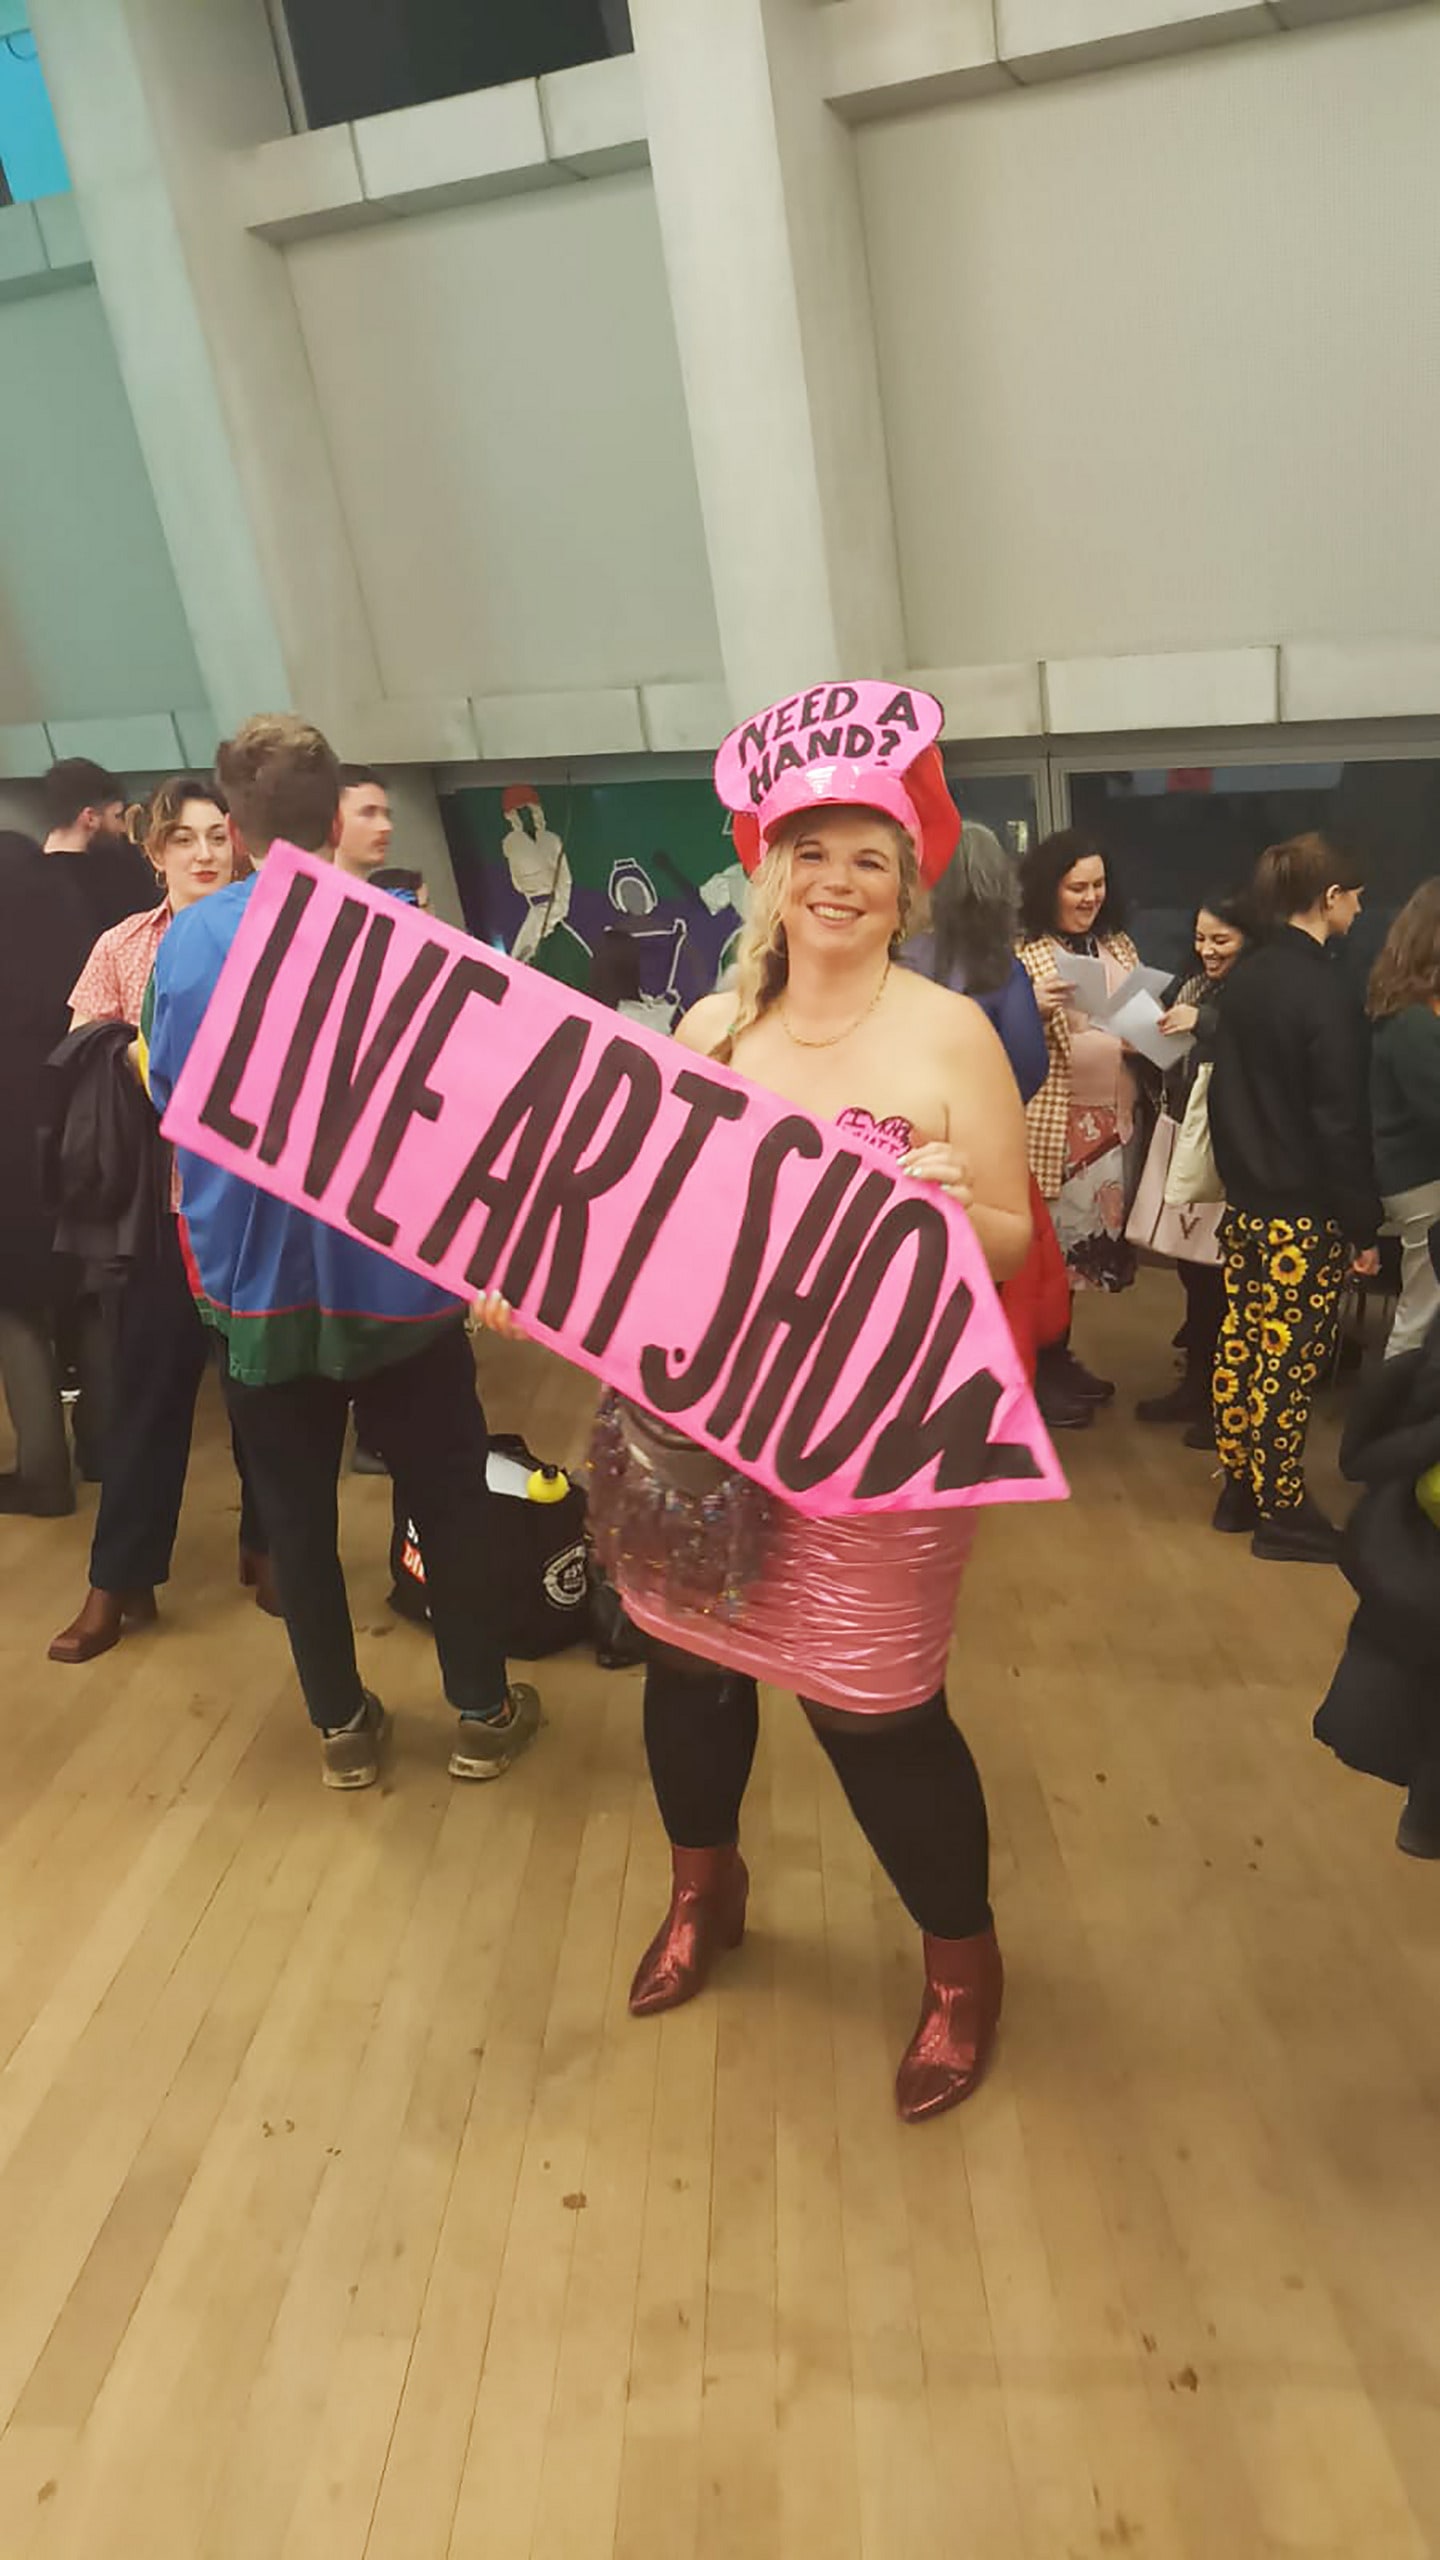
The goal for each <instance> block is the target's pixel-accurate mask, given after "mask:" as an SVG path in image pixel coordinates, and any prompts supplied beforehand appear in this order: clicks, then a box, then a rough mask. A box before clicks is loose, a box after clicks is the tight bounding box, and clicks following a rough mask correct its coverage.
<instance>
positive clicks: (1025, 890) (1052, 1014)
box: [1020, 827, 1144, 1429]
mask: <svg viewBox="0 0 1440 2560" xmlns="http://www.w3.org/2000/svg"><path fill="white" fill-rule="evenodd" d="M1124 920H1125V919H1124V912H1123V906H1122V902H1121V899H1120V896H1119V893H1118V891H1117V890H1116V887H1115V884H1114V882H1113V880H1112V879H1111V876H1110V869H1109V864H1108V862H1107V859H1106V856H1105V854H1104V853H1103V851H1102V850H1101V848H1100V846H1099V845H1098V844H1097V843H1096V842H1095V840H1094V838H1093V837H1091V836H1087V835H1083V834H1081V833H1080V831H1079V830H1078V829H1077V828H1073V827H1067V828H1066V829H1064V831H1063V832H1062V833H1061V834H1059V835H1051V836H1046V837H1045V838H1044V840H1043V841H1042V842H1041V843H1040V844H1037V845H1035V846H1034V847H1033V848H1032V850H1031V851H1030V852H1029V853H1028V854H1027V855H1026V856H1025V859H1024V862H1023V863H1022V865H1021V869H1020V923H1021V932H1022V936H1023V939H1022V941H1021V944H1020V958H1021V960H1022V961H1023V963H1024V965H1025V968H1026V969H1027V970H1028V972H1029V974H1030V978H1031V981H1032V983H1033V985H1034V988H1035V1001H1036V1003H1037V1004H1038V1005H1039V1007H1040V1012H1041V1016H1042V1018H1043V1020H1044V1023H1045V1033H1046V1039H1047V1041H1048V1043H1049V1073H1048V1075H1047V1076H1046V1079H1045V1082H1044V1084H1043V1085H1042V1086H1041V1088H1040V1090H1039V1092H1038V1093H1037V1094H1036V1096H1035V1098H1034V1100H1033V1101H1032V1102H1031V1104H1030V1106H1029V1109H1028V1112H1027V1114H1026V1118H1027V1122H1028V1127H1029V1142H1030V1168H1031V1171H1032V1172H1033V1174H1034V1176H1035V1179H1036V1181H1037V1182H1038V1184H1039V1186H1040V1189H1041V1192H1042V1194H1043V1195H1044V1198H1045V1200H1046V1203H1047V1205H1048V1207H1049V1210H1050V1215H1051V1217H1052V1219H1053V1220H1054V1224H1055V1233H1056V1236H1057V1237H1058V1239H1059V1243H1060V1250H1061V1252H1062V1253H1063V1255H1064V1257H1065V1261H1066V1264H1067V1266H1068V1269H1069V1275H1070V1285H1071V1289H1072V1291H1073V1290H1075V1289H1076V1288H1081V1289H1104V1290H1115V1289H1128V1288H1129V1286H1130V1283H1131V1282H1132V1280H1133V1279H1134V1277H1135V1270H1136V1253H1135V1248H1134V1246H1133V1245H1131V1244H1127V1242H1126V1240H1125V1221H1126V1219H1127V1218H1128V1216H1129V1214H1130V1208H1131V1204H1132V1202H1133V1200H1134V1197H1135V1190H1136V1185H1137V1183H1138V1182H1139V1178H1140V1172H1141V1167H1142V1164H1143V1161H1144V1146H1143V1138H1144V1127H1143V1118H1142V1115H1141V1112H1140V1108H1139V1104H1140V1088H1139V1084H1138V1081H1137V1078H1136V1075H1135V1072H1134V1069H1133V1067H1132V1065H1131V1062H1130V1058H1129V1055H1128V1053H1127V1051H1126V1049H1125V1047H1124V1044H1123V1042H1121V1041H1119V1040H1117V1039H1116V1037H1115V1035H1114V1033H1113V1032H1111V1031H1106V1030H1104V1029H1103V1028H1102V1027H1101V1026H1099V1025H1098V1024H1096V1023H1093V1022H1091V1021H1090V1020H1089V1019H1088V1017H1087V1016H1086V1015H1084V1014H1083V1013H1080V1012H1079V1011H1077V1010H1076V1009H1075V1008H1074V1007H1073V1006H1072V1004H1071V1001H1070V999H1071V997H1072V995H1073V993H1074V983H1073V981H1072V980H1071V979H1069V978H1067V976H1066V974H1065V971H1066V963H1067V962H1068V961H1069V960H1071V959H1073V958H1084V959H1089V960H1098V961H1100V962H1101V963H1102V965H1103V967H1104V970H1105V977H1106V982H1107V984H1108V985H1109V986H1110V987H1111V988H1112V989H1114V988H1116V987H1118V986H1120V985H1121V984H1122V982H1123V981H1124V980H1125V979H1126V978H1127V977H1128V976H1129V974H1130V972H1131V970H1132V969H1134V968H1136V967H1137V966H1138V963H1139V956H1140V955H1139V953H1138V952H1137V951H1136V948H1135V945H1134V943H1133V942H1132V941H1131V940H1130V937H1129V935H1128V934H1127V933H1125V932H1124V931H1123V930H1122V928H1123V925H1124ZM1035 1383H1036V1390H1037V1393H1038V1396H1039V1400H1040V1410H1041V1412H1042V1413H1043V1414H1044V1416H1045V1419H1046V1421H1047V1422H1050V1423H1052V1424H1053V1425H1055V1427H1057V1428H1067V1427H1068V1428H1072V1429H1073V1428H1077V1427H1083V1425H1084V1424H1085V1423H1086V1422H1087V1421H1089V1420H1091V1419H1092V1418H1093V1414H1094V1410H1095V1408H1096V1407H1097V1406H1098V1405H1102V1404H1108V1403H1109V1401H1110V1399H1111V1397H1112V1396H1113V1395H1114V1393H1115V1389H1114V1385H1113V1383H1112V1382H1111V1381H1110V1380H1109V1379H1108V1378H1097V1377H1096V1376H1095V1373H1094V1371H1093V1370H1091V1369H1087V1368H1086V1367H1085V1366H1084V1364H1083V1363H1082V1362H1081V1361H1079V1360H1077V1359H1076V1357H1075V1355H1074V1353H1073V1352H1072V1350H1071V1349H1070V1344H1069V1337H1068V1334H1067V1336H1066V1338H1065V1340H1064V1341H1062V1342H1059V1343H1055V1344H1052V1345H1050V1346H1049V1347H1048V1348H1047V1349H1046V1350H1045V1351H1043V1352H1042V1353H1041V1356H1040V1362H1039V1366H1038V1368H1037V1370H1036V1380H1035Z"/></svg>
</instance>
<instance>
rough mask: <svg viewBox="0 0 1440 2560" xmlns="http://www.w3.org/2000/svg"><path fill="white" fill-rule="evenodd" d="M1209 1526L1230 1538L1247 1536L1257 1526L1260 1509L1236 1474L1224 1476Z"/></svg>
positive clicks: (1251, 1533)
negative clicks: (1213, 1515)
mask: <svg viewBox="0 0 1440 2560" xmlns="http://www.w3.org/2000/svg"><path fill="white" fill-rule="evenodd" d="M1210 1526H1211V1528H1212V1529H1218V1530H1220V1532H1221V1533H1222V1535H1223V1536H1225V1537H1230V1538H1239V1537H1247V1538H1248V1537H1250V1536H1252V1535H1253V1533H1254V1532H1255V1530H1257V1529H1258V1528H1259V1526H1260V1510H1259V1506H1258V1504H1257V1502H1256V1500H1255V1496H1254V1493H1253V1492H1252V1491H1251V1488H1250V1486H1249V1485H1248V1484H1242V1483H1241V1481H1240V1479H1239V1477H1238V1476H1227V1477H1226V1479H1225V1482H1224V1484H1223V1485H1222V1486H1221V1488H1220V1499H1219V1501H1218V1502H1217V1503H1216V1505H1215V1517H1214V1519H1213V1520H1212V1521H1211V1523H1210Z"/></svg>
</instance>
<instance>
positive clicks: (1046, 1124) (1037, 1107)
mask: <svg viewBox="0 0 1440 2560" xmlns="http://www.w3.org/2000/svg"><path fill="white" fill-rule="evenodd" d="M1100 948H1101V950H1102V951H1103V952H1105V953H1106V954H1107V955H1108V957H1109V958H1110V959H1112V960H1116V961H1118V962H1119V964H1120V966H1121V967H1122V968H1124V969H1138V967H1139V966H1140V954H1139V952H1138V951H1137V950H1136V948H1135V945H1134V943H1133V942H1132V941H1131V939H1130V936H1129V935H1128V933H1107V934H1104V935H1102V936H1101V941H1100ZM1020 957H1021V960H1022V961H1023V962H1024V964H1025V967H1026V968H1027V969H1028V970H1029V972H1030V978H1031V982H1032V984H1033V985H1035V986H1037V987H1039V986H1043V985H1044V984H1045V983H1046V981H1047V980H1048V979H1054V978H1062V977H1063V976H1064V974H1065V972H1064V968H1063V966H1062V963H1063V960H1064V953H1063V951H1062V949H1061V946H1060V945H1059V943H1057V942H1056V941H1055V939H1054V937H1053V936H1052V935H1050V934H1048V933H1041V934H1037V935H1036V936H1035V939H1034V940H1033V941H1032V942H1022V943H1021V945H1020ZM1045 1029H1046V1038H1047V1039H1048V1041H1049V1044H1050V1073H1049V1074H1048V1076H1047V1077H1046V1079H1045V1082H1044V1083H1043V1084H1042V1086H1041V1087H1040V1090H1039V1092H1038V1093H1037V1094H1036V1096H1035V1099H1034V1101H1033V1102H1031V1103H1029V1104H1028V1105H1027V1107H1026V1112H1025V1125H1026V1128H1027V1131H1028V1133H1029V1140H1030V1170H1031V1172H1032V1173H1033V1174H1034V1176H1035V1179H1036V1181H1037V1182H1038V1183H1039V1185H1040V1188H1041V1191H1042V1192H1043V1193H1044V1195H1045V1198H1046V1199H1047V1200H1057V1199H1058V1198H1059V1196H1060V1191H1061V1187H1062V1185H1063V1183H1064V1180H1065V1140H1066V1134H1067V1131H1068V1129H1069V1125H1070V1023H1069V1018H1068V1016H1067V1015H1066V1014H1065V1013H1063V1012H1061V1013H1052V1014H1051V1016H1050V1020H1049V1022H1048V1023H1047V1024H1046V1027H1045Z"/></svg>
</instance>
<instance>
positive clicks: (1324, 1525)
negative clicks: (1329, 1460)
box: [1250, 1493, 1340, 1564]
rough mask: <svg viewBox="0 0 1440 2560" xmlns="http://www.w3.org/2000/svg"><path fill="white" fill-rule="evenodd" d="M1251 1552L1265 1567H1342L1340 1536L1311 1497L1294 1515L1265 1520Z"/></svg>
mask: <svg viewBox="0 0 1440 2560" xmlns="http://www.w3.org/2000/svg"><path fill="white" fill-rule="evenodd" d="M1250 1552H1251V1554H1252V1555H1254V1556H1259V1558H1260V1559H1261V1561H1262V1563H1264V1564H1338V1563H1339V1561H1340V1532H1339V1530H1338V1529H1337V1528H1336V1526H1335V1523H1334V1521H1333V1520H1327V1519H1326V1517H1325V1514H1324V1512H1323V1511H1322V1510H1321V1508H1320V1505H1319V1503H1318V1502H1314V1501H1312V1500H1311V1497H1310V1495H1309V1494H1308V1493H1307V1494H1306V1495H1305V1496H1304V1498H1303V1500H1301V1501H1300V1502H1298V1503H1297V1504H1296V1505H1295V1508H1294V1510H1293V1511H1275V1512H1272V1513H1271V1515H1270V1517H1269V1518H1268V1519H1262V1520H1261V1522H1260V1525H1259V1527H1258V1528H1257V1529H1256V1532H1255V1535H1254V1537H1253V1538H1252V1539H1251V1541H1250Z"/></svg>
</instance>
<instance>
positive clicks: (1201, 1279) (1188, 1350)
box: [1175, 1262, 1225, 1386]
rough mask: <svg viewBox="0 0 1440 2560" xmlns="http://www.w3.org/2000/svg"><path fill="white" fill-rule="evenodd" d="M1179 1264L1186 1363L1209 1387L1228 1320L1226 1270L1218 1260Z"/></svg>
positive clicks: (1183, 1347)
mask: <svg viewBox="0 0 1440 2560" xmlns="http://www.w3.org/2000/svg"><path fill="white" fill-rule="evenodd" d="M1175 1267H1176V1269H1177V1271H1178V1272H1179V1274H1180V1286H1181V1288H1182V1289H1183V1290H1184V1292H1185V1323H1184V1326H1183V1328H1182V1330H1181V1335H1180V1344H1181V1348H1182V1350H1183V1351H1184V1353H1185V1366H1186V1368H1187V1369H1189V1370H1191V1371H1192V1372H1193V1374H1194V1375H1195V1376H1196V1377H1197V1378H1203V1379H1204V1380H1205V1382H1206V1384H1207V1386H1208V1384H1209V1381H1210V1376H1211V1373H1212V1371H1213V1369H1214V1367H1215V1348H1216V1345H1217V1343H1218V1342H1219V1340H1220V1327H1221V1325H1222V1324H1223V1323H1224V1321H1225V1273H1224V1270H1223V1268H1222V1266H1221V1265H1220V1264H1219V1263H1218V1262H1180V1263H1177V1264H1176V1266H1175Z"/></svg>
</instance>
